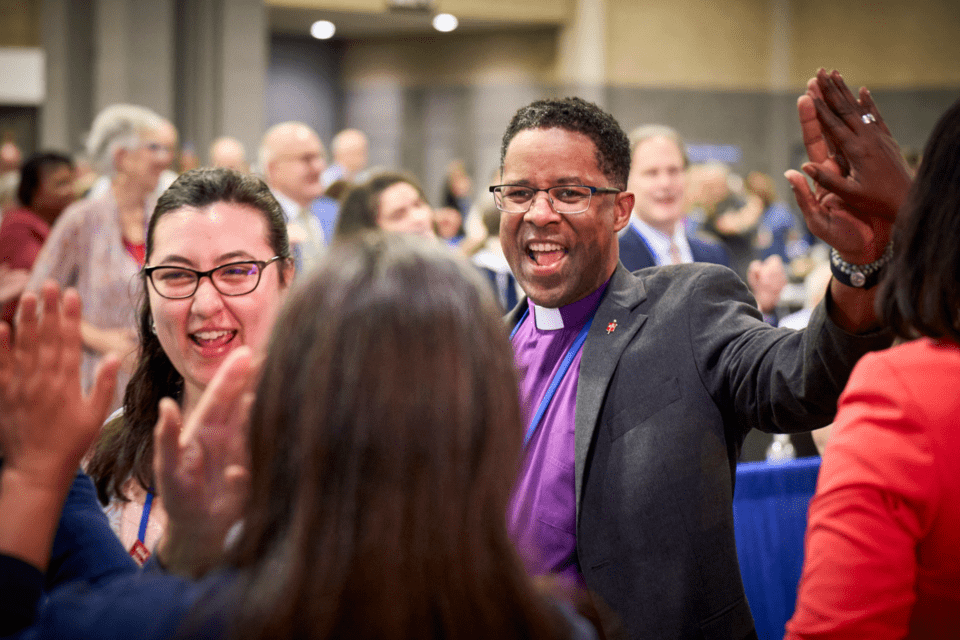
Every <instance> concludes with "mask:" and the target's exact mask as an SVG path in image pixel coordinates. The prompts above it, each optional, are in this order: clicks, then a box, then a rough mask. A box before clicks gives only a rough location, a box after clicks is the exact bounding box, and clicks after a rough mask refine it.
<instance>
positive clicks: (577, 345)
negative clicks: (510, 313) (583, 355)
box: [510, 307, 593, 449]
mask: <svg viewBox="0 0 960 640" xmlns="http://www.w3.org/2000/svg"><path fill="white" fill-rule="evenodd" d="M529 313H530V309H529V307H528V308H527V310H526V311H524V312H523V316H522V317H521V318H520V322H518V323H517V326H515V327H514V328H513V331H512V332H511V333H510V340H513V336H515V335H517V330H518V329H520V325H522V324H523V321H524V320H525V319H526V317H527V314H529ZM591 324H593V316H590V319H589V320H587V323H586V324H585V325H583V329H580V333H578V334H577V337H576V339H575V340H574V341H573V344H572V345H570V348H569V349H567V353H566V355H565V356H563V361H562V362H561V363H560V368H559V369H557V372H556V373H555V374H553V379H552V380H551V381H550V386H548V387H547V392H546V393H545V394H544V395H543V400H541V401H540V406H539V407H537V412H536V413H535V414H534V415H533V420H531V421H530V426H529V427H527V433H526V435H525V436H524V437H523V448H524V449H526V448H527V445H528V444H529V443H530V438H532V437H533V434H534V432H536V430H537V426H538V425H539V424H540V420H542V419H543V414H545V413H546V412H547V407H548V406H550V401H551V400H553V396H554V394H556V393H557V388H558V387H559V386H560V382H561V381H562V380H563V377H564V376H565V375H566V374H567V370H568V369H569V368H570V365H571V364H573V359H574V358H575V357H576V355H577V353H579V351H580V349H582V348H583V343H584V342H586V340H587V333H588V332H589V331H590V325H591Z"/></svg>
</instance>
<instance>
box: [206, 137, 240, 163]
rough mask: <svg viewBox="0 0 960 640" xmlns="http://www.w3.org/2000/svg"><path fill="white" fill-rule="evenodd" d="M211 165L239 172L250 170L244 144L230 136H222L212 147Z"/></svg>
mask: <svg viewBox="0 0 960 640" xmlns="http://www.w3.org/2000/svg"><path fill="white" fill-rule="evenodd" d="M210 165H211V166H213V167H223V168H225V169H235V170H237V171H247V170H249V168H250V167H249V166H248V165H247V150H246V149H244V148H243V143H241V142H240V141H239V140H237V139H236V138H231V137H230V136H221V137H219V138H217V139H216V140H214V141H213V144H211V145H210Z"/></svg>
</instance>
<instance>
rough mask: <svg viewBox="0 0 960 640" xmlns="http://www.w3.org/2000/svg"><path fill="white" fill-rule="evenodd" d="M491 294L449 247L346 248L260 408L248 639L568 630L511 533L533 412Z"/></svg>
mask: <svg viewBox="0 0 960 640" xmlns="http://www.w3.org/2000/svg"><path fill="white" fill-rule="evenodd" d="M488 289H489V287H488V286H487V285H486V283H485V282H483V281H482V280H481V279H480V277H479V276H478V275H477V274H476V273H475V272H474V271H473V270H472V269H471V268H470V266H469V265H467V264H466V263H462V262H460V261H459V259H457V258H455V257H454V256H453V255H452V254H451V253H450V252H449V251H447V250H445V249H444V247H441V246H439V245H438V244H437V243H434V242H430V241H426V240H423V239H421V238H415V237H410V236H406V235H401V234H381V233H377V232H373V233H371V234H363V235H360V236H355V237H354V238H353V239H351V240H345V241H343V242H341V243H338V244H336V245H334V246H333V247H332V248H331V253H330V255H329V256H328V257H327V259H326V260H325V261H324V263H323V267H322V268H320V269H318V270H316V271H314V272H313V273H312V274H311V275H310V276H309V279H308V280H306V281H305V282H301V283H298V285H297V288H296V289H295V291H294V292H293V294H292V295H291V296H290V298H289V299H288V302H287V305H286V306H285V308H284V310H283V311H282V313H281V315H280V317H279V319H278V320H277V324H276V326H275V327H274V332H273V335H272V340H271V344H270V348H269V352H268V356H267V359H266V362H265V363H264V366H263V369H262V374H261V379H260V383H259V387H258V390H257V394H256V401H255V403H254V405H253V407H252V410H251V416H250V425H251V427H250V429H251V434H250V449H251V481H250V487H251V495H250V498H249V504H248V507H247V509H246V518H245V521H244V526H243V532H242V534H241V537H240V539H239V540H238V543H237V545H236V546H235V547H234V549H233V551H232V555H231V558H230V560H231V561H230V564H232V565H234V566H235V567H237V568H238V569H239V571H240V575H241V579H240V582H239V587H238V589H239V591H240V600H241V602H240V606H239V607H238V616H237V618H236V619H235V626H234V630H233V631H234V635H235V636H236V637H241V638H343V637H350V638H355V639H356V638H359V639H364V638H371V639H372V638H377V639H378V640H384V639H390V638H397V639H399V638H430V637H433V638H464V637H484V638H489V637H495V638H498V640H503V639H507V638H517V639H518V640H519V639H521V638H524V639H525V638H543V637H551V638H557V637H561V636H563V635H564V632H565V627H564V625H562V624H560V623H559V621H558V616H557V614H556V612H555V610H554V609H552V608H550V607H548V606H546V605H545V603H544V601H543V600H542V599H541V598H540V597H539V596H538V595H537V593H536V590H535V589H534V587H533V585H532V583H531V582H530V580H529V578H528V577H527V576H526V574H525V572H524V569H523V566H522V563H521V561H520V559H519V557H518V555H517V553H516V551H515V550H514V548H513V546H512V544H511V542H510V540H509V538H508V535H507V530H506V519H505V514H506V509H507V502H508V499H509V494H510V491H511V487H512V485H513V482H514V480H515V478H516V475H517V471H518V469H519V463H520V455H521V434H522V426H521V418H520V409H519V406H518V399H517V398H518V396H517V381H516V375H515V372H514V363H513V356H512V351H511V349H510V346H509V342H508V339H507V334H506V328H505V326H504V325H503V323H502V322H501V321H500V316H499V312H498V309H497V307H496V303H495V301H494V300H493V298H492V297H491V295H490V293H489V291H488Z"/></svg>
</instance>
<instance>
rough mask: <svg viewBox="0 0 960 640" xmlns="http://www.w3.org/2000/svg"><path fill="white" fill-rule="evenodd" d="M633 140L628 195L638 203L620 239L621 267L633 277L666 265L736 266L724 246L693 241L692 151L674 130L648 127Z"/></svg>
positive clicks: (634, 135)
mask: <svg viewBox="0 0 960 640" xmlns="http://www.w3.org/2000/svg"><path fill="white" fill-rule="evenodd" d="M629 139H630V155H631V161H630V176H629V177H628V178H627V189H628V190H629V191H631V192H633V194H634V196H635V201H634V205H633V212H632V216H631V218H630V224H629V225H628V226H627V228H626V229H624V230H623V232H622V233H621V234H620V262H622V263H623V266H625V267H626V268H627V269H629V270H630V271H636V270H637V269H643V268H644V267H652V266H654V265H663V264H683V263H688V262H712V263H714V264H722V265H724V266H726V267H729V266H730V258H729V257H728V256H727V252H726V251H725V250H724V248H723V247H722V246H720V245H719V244H715V243H712V242H707V241H706V240H701V239H699V238H695V237H691V236H687V233H686V226H685V224H684V221H685V219H686V217H687V211H686V202H685V199H684V196H685V191H686V185H687V167H688V166H689V161H688V159H687V152H686V148H685V147H684V144H683V140H681V138H680V134H679V133H677V132H676V130H674V129H673V128H671V127H667V126H665V125H659V124H648V125H644V126H642V127H638V128H636V129H634V130H633V131H632V132H631V133H630V136H629Z"/></svg>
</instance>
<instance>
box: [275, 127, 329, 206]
mask: <svg viewBox="0 0 960 640" xmlns="http://www.w3.org/2000/svg"><path fill="white" fill-rule="evenodd" d="M269 144H270V145H271V148H272V150H273V157H272V158H271V160H270V164H269V166H268V167H267V182H268V183H269V184H270V188H272V189H276V190H277V191H279V192H280V193H282V194H283V195H285V196H287V197H288V198H290V199H291V200H293V201H294V202H296V203H297V204H299V205H300V206H303V207H305V206H307V205H308V204H310V202H312V201H313V200H315V199H316V198H319V197H320V196H321V195H322V194H323V185H322V184H321V183H320V174H321V173H323V170H324V169H326V167H327V163H326V153H325V152H324V149H323V145H322V144H321V143H320V138H318V137H317V134H315V133H314V132H313V130H311V129H310V128H309V127H305V126H290V127H284V128H282V129H281V130H279V131H277V132H275V134H274V135H273V137H272V139H271V140H270V143H269Z"/></svg>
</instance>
